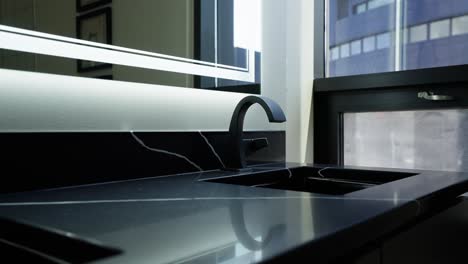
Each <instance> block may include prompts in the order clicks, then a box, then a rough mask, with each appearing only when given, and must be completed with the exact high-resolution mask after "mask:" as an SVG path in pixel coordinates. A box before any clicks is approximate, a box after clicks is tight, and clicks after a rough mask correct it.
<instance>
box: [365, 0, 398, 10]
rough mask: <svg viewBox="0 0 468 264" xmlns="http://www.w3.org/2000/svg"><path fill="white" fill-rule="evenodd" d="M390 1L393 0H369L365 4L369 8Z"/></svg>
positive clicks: (386, 3) (389, 2) (387, 3)
mask: <svg viewBox="0 0 468 264" xmlns="http://www.w3.org/2000/svg"><path fill="white" fill-rule="evenodd" d="M391 3H393V0H370V1H369V2H368V4H367V8H368V9H369V10H370V9H374V8H378V7H381V6H384V5H389V4H391Z"/></svg>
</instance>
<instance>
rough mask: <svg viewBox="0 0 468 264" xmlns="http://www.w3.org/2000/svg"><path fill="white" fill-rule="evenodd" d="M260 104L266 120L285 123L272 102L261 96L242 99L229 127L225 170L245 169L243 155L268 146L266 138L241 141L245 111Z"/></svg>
mask: <svg viewBox="0 0 468 264" xmlns="http://www.w3.org/2000/svg"><path fill="white" fill-rule="evenodd" d="M255 103H258V104H260V105H261V106H262V107H263V109H264V110H265V112H266V114H267V116H268V120H269V121H270V122H271V123H283V122H285V121H286V117H285V116H284V112H283V110H282V109H281V107H280V106H279V105H278V104H277V103H276V102H275V101H273V100H271V99H269V98H266V97H261V96H247V97H244V98H243V99H242V100H241V101H240V102H239V103H238V104H237V106H236V109H235V110H234V113H233V114H232V118H231V124H230V126H229V134H230V144H232V146H231V148H230V152H229V153H228V157H227V159H226V164H225V165H226V169H228V170H242V169H244V168H245V166H246V163H245V153H246V152H247V151H249V150H251V149H252V148H254V149H259V148H263V147H266V146H268V141H267V140H266V138H262V139H249V140H243V139H242V131H243V128H244V118H245V114H246V113H247V110H248V109H249V107H250V106H252V105H253V104H255Z"/></svg>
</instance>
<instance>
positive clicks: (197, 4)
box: [193, 0, 261, 95]
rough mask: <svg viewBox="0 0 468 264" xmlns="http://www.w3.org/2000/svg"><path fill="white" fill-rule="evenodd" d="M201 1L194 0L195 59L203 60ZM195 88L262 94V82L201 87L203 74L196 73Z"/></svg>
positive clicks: (194, 78)
mask: <svg viewBox="0 0 468 264" xmlns="http://www.w3.org/2000/svg"><path fill="white" fill-rule="evenodd" d="M201 1H202V0H194V8H193V12H194V16H193V17H194V23H193V25H194V59H195V60H201V48H202V47H201V46H202V43H201V42H202V39H201V19H202V11H201ZM193 83H194V88H197V89H204V90H214V91H223V92H235V93H246V94H257V95H260V94H261V82H260V83H253V84H245V85H235V86H216V87H203V88H202V87H201V76H198V75H195V76H194V77H193Z"/></svg>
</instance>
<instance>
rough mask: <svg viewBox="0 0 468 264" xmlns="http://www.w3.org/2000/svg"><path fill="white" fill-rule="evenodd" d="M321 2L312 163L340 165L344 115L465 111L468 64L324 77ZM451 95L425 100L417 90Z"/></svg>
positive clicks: (321, 3) (321, 4)
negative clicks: (443, 98) (445, 98)
mask: <svg viewBox="0 0 468 264" xmlns="http://www.w3.org/2000/svg"><path fill="white" fill-rule="evenodd" d="M325 1H327V0H322V1H316V2H315V3H316V6H315V14H314V15H315V18H314V20H315V28H314V30H315V32H314V37H315V43H314V44H315V47H314V55H315V59H314V60H315V61H314V84H313V115H314V126H313V130H314V162H315V163H319V164H330V165H344V164H343V162H344V148H343V114H344V113H347V112H353V113H354V112H375V111H404V110H435V109H454V108H468V65H466V64H465V65H455V66H447V67H434V68H425V69H417V70H405V71H398V72H384V73H373V74H361V75H352V76H341V77H326V76H325V67H326V61H325V43H326V41H325V30H326V29H325V19H326V15H325ZM422 91H431V92H434V93H435V94H443V95H451V96H453V97H454V98H455V100H452V101H429V100H424V99H421V98H418V96H417V94H418V92H422Z"/></svg>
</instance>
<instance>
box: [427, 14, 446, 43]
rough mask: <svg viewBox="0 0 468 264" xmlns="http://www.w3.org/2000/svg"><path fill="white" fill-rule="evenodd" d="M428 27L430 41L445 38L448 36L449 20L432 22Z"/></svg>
mask: <svg viewBox="0 0 468 264" xmlns="http://www.w3.org/2000/svg"><path fill="white" fill-rule="evenodd" d="M430 27H431V35H430V39H439V38H446V37H448V36H450V19H445V20H441V21H436V22H432V23H431V24H430Z"/></svg>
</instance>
